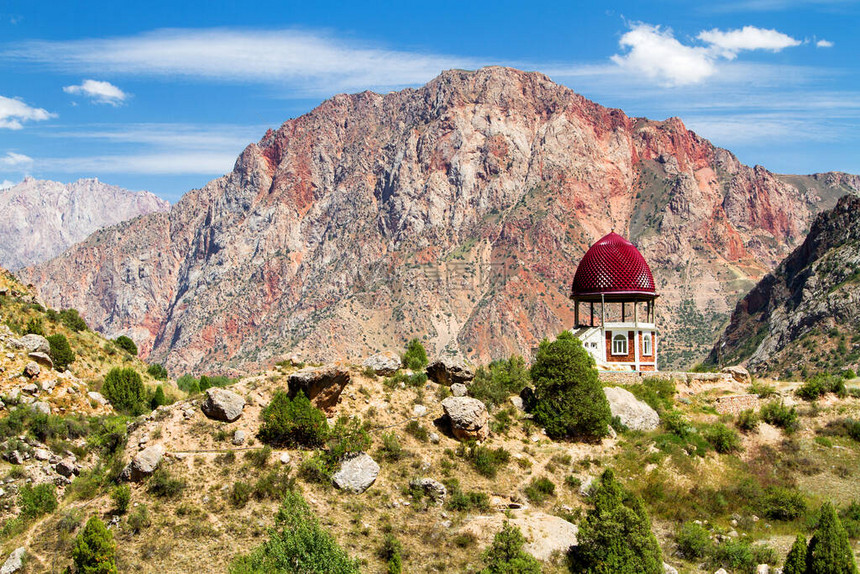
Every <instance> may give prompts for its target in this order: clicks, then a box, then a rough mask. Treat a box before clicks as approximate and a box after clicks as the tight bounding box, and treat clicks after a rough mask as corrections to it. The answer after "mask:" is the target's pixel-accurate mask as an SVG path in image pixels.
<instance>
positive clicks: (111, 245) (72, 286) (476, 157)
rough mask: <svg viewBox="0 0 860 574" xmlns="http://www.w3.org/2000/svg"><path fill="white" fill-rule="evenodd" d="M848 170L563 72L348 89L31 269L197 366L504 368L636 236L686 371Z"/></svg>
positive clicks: (46, 293)
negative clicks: (706, 130) (716, 139)
mask: <svg viewBox="0 0 860 574" xmlns="http://www.w3.org/2000/svg"><path fill="white" fill-rule="evenodd" d="M846 177H847V176H846ZM846 177H843V176H841V175H834V176H821V177H820V178H818V179H816V178H814V177H803V176H792V177H781V176H776V175H774V174H771V173H770V172H768V171H767V170H765V169H763V168H761V167H756V168H754V169H752V168H748V167H746V166H743V165H741V164H740V163H739V162H738V161H737V159H736V158H735V157H734V156H733V155H732V154H731V153H729V152H727V151H725V150H721V149H718V148H715V147H714V146H713V145H711V144H710V143H709V142H707V141H706V140H704V139H702V138H700V137H698V136H697V135H696V134H694V133H692V132H689V131H687V130H686V129H685V128H684V125H683V124H682V122H681V121H680V120H678V119H675V118H672V119H669V120H667V121H664V122H655V121H649V120H646V119H637V118H630V117H627V116H626V115H625V114H624V113H623V112H621V111H620V110H614V109H607V108H604V107H601V106H599V105H597V104H595V103H593V102H590V101H588V100H586V99H585V98H583V97H581V96H579V95H577V94H575V93H574V92H572V91H571V90H569V89H568V88H565V87H563V86H559V85H557V84H554V83H553V82H551V81H550V80H549V79H548V78H546V77H545V76H543V75H541V74H537V73H525V72H520V71H517V70H511V69H506V68H498V67H494V68H485V69H481V70H478V71H476V72H465V71H449V72H445V73H443V74H442V75H441V76H439V77H438V78H436V79H435V80H433V81H431V82H430V83H429V84H427V85H426V86H424V87H422V88H420V89H408V90H403V91H401V92H396V93H390V94H387V95H385V96H382V95H379V94H374V93H370V92H365V93H361V94H355V95H349V96H347V95H339V96H335V97H334V98H332V99H331V100H328V101H326V102H324V103H323V104H321V105H320V106H319V107H318V108H316V109H315V110H313V111H312V112H310V113H308V114H306V115H304V116H302V117H299V118H297V119H294V120H291V121H288V122H286V123H285V124H283V125H282V126H281V127H280V128H279V129H278V130H277V131H269V132H268V133H266V135H265V136H264V137H263V139H262V140H260V142H259V143H257V144H251V145H249V146H248V147H247V148H246V149H245V151H244V152H243V153H242V154H241V156H240V157H239V158H238V160H237V162H236V165H235V168H234V170H233V171H232V172H231V173H229V174H227V175H226V176H224V177H222V178H220V179H217V180H215V181H213V182H211V183H209V184H208V185H207V186H205V187H204V188H202V189H200V190H195V191H192V192H190V193H188V194H186V195H185V196H184V197H183V198H182V200H181V201H179V202H178V203H177V204H176V205H175V206H173V208H172V209H171V210H170V212H169V213H158V214H152V215H148V216H145V217H142V218H139V219H136V220H134V221H131V222H126V223H123V224H120V225H118V226H116V227H113V228H110V229H106V230H102V231H100V232H97V233H95V234H94V235H93V236H92V237H90V238H89V239H88V240H87V241H85V242H83V243H81V244H79V245H76V246H75V247H73V248H72V249H70V250H69V251H67V252H66V253H64V254H63V255H61V256H60V257H58V258H56V259H54V260H52V261H50V262H48V263H45V264H42V265H38V266H35V267H32V268H29V269H25V270H23V271H22V272H21V276H22V277H23V278H25V279H26V280H27V281H31V282H33V283H35V284H36V285H37V286H38V287H39V290H40V292H41V294H42V296H43V297H45V299H46V300H48V301H49V302H50V304H52V305H54V306H63V307H75V308H77V309H79V310H80V311H81V313H82V314H83V315H84V316H85V317H86V319H87V321H88V322H89V323H90V324H91V325H94V326H96V327H97V328H99V329H100V330H102V331H104V332H106V333H108V334H110V335H112V336H113V335H116V334H119V333H126V334H129V335H131V336H132V337H133V338H134V339H135V340H136V341H137V343H138V345H139V347H141V348H142V351H143V353H145V354H148V355H149V356H151V358H152V359H153V360H157V361H166V363H167V365H168V366H169V367H173V368H174V369H176V368H189V369H196V370H206V369H210V368H214V367H216V365H217V366H218V367H219V368H241V367H244V366H250V365H253V364H256V363H264V362H267V361H270V360H272V359H273V358H277V357H279V356H281V355H282V354H284V353H286V352H288V351H294V352H297V353H299V354H300V355H302V356H304V357H307V358H310V359H319V360H333V359H339V358H356V357H361V356H364V355H366V354H368V353H370V352H371V351H373V350H377V349H381V348H385V347H389V348H400V347H401V346H402V344H403V342H404V341H405V340H406V339H408V338H411V337H413V336H417V337H422V338H424V340H425V343H426V344H427V345H428V347H429V348H430V350H431V352H441V351H443V350H446V349H447V350H454V349H457V350H460V351H462V352H463V353H465V354H466V355H467V356H468V357H470V358H472V359H475V360H481V361H485V360H488V359H489V358H491V357H501V356H507V355H509V354H510V353H521V354H525V355H528V354H529V353H530V351H531V349H532V348H533V347H535V346H536V345H537V343H538V342H539V341H540V339H541V338H543V337H545V336H548V335H554V334H556V333H557V332H559V331H560V330H561V329H564V328H566V327H569V326H570V325H571V324H572V321H573V310H572V308H571V306H570V304H569V301H568V299H567V294H568V292H569V288H570V282H571V281H572V278H573V273H574V270H575V267H576V264H577V262H578V261H579V259H580V258H581V257H582V255H583V254H584V252H585V250H586V249H587V248H588V246H589V245H590V244H591V243H592V242H593V241H595V240H596V239H598V238H599V237H601V236H602V235H604V234H605V233H607V232H608V231H610V230H611V229H615V231H617V232H619V233H622V234H624V235H626V236H628V237H629V238H630V239H632V240H633V241H634V242H635V243H636V244H637V246H638V247H639V248H640V250H641V251H642V253H643V255H644V256H645V258H646V259H647V260H648V261H649V263H650V264H651V267H652V270H653V271H654V274H655V279H656V280H657V283H658V289H659V290H660V292H661V294H662V297H661V299H660V306H659V307H658V309H659V311H660V317H659V320H660V321H661V323H662V325H663V326H664V337H663V338H662V347H661V354H662V356H663V358H664V367H665V366H668V365H667V361H668V363H672V364H675V365H678V364H681V363H684V362H690V361H692V360H694V359H696V358H698V357H701V356H702V355H703V354H704V353H705V352H706V349H707V348H709V347H710V344H711V343H712V341H713V339H712V337H713V334H714V333H715V332H716V331H717V329H718V327H719V326H721V325H722V324H723V322H724V321H725V318H726V316H727V314H728V312H729V310H730V309H731V308H732V307H733V306H734V304H735V302H736V301H737V299H738V298H739V297H740V296H741V295H742V294H743V293H745V292H746V291H747V290H748V289H749V288H750V287H751V286H752V285H753V284H754V281H756V280H758V279H759V278H760V277H761V276H762V275H763V274H764V272H765V271H766V270H768V269H771V268H772V267H773V266H774V265H775V264H776V262H778V261H779V260H781V259H782V258H783V257H785V255H786V254H788V253H789V252H790V251H791V249H792V248H793V247H795V246H796V245H797V243H798V242H799V241H801V240H802V238H803V237H804V235H805V233H806V230H807V229H808V227H809V224H810V222H811V220H812V218H813V217H814V215H815V214H816V213H817V211H819V210H820V209H823V208H826V207H831V206H832V205H833V203H834V202H835V199H836V198H837V197H838V196H840V195H842V194H843V193H845V192H846V191H850V190H851V189H852V186H853V185H854V184H856V182H851V181H849V180H847V179H846ZM827 178H830V179H829V180H828V179H827Z"/></svg>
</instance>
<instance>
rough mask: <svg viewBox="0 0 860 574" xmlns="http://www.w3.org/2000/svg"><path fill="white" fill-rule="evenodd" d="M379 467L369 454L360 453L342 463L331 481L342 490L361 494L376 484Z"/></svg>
mask: <svg viewBox="0 0 860 574" xmlns="http://www.w3.org/2000/svg"><path fill="white" fill-rule="evenodd" d="M377 476H379V465H378V464H376V461H375V460H373V459H372V458H371V457H370V455H369V454H367V453H364V452H360V453H357V454H355V455H352V456H350V457H348V458H346V459H345V460H344V461H343V462H341V465H340V468H339V469H338V471H337V472H336V473H334V475H333V476H332V478H331V480H332V482H333V483H334V485H335V486H336V487H338V488H339V489H341V490H348V491H350V492H354V493H355V494H361V493H362V492H364V491H365V490H367V489H368V488H370V486H371V485H372V484H373V483H374V482H376V477H377Z"/></svg>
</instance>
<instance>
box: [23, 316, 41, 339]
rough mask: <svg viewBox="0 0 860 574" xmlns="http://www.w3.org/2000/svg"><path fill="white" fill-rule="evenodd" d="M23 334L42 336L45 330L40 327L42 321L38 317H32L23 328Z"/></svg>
mask: <svg viewBox="0 0 860 574" xmlns="http://www.w3.org/2000/svg"><path fill="white" fill-rule="evenodd" d="M24 334H25V335H42V336H44V335H45V329H44V328H43V327H42V320H41V319H40V318H39V317H32V318H31V319H30V320H29V321H27V325H26V326H25V327H24Z"/></svg>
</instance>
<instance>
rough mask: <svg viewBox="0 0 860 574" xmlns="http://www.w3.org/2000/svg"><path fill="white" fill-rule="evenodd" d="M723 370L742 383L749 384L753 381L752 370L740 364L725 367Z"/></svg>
mask: <svg viewBox="0 0 860 574" xmlns="http://www.w3.org/2000/svg"><path fill="white" fill-rule="evenodd" d="M721 372H723V373H726V374H728V375H731V376H732V378H733V379H734V380H735V382H738V383H741V384H742V385H749V384H750V383H752V377H750V372H749V371H748V370H746V369H745V368H743V367H741V366H739V365H733V366H731V367H725V368H724V369H723V370H722V371H721Z"/></svg>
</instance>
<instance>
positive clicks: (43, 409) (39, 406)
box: [30, 401, 51, 415]
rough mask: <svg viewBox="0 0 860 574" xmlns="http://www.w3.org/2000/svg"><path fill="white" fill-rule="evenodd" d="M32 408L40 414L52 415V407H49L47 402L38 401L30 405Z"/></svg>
mask: <svg viewBox="0 0 860 574" xmlns="http://www.w3.org/2000/svg"><path fill="white" fill-rule="evenodd" d="M30 408H31V409H33V410H34V411H36V412H38V413H43V414H46V415H49V414H51V405H49V404H48V403H46V402H45V401H36V402H35V403H33V404H32V405H30Z"/></svg>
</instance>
